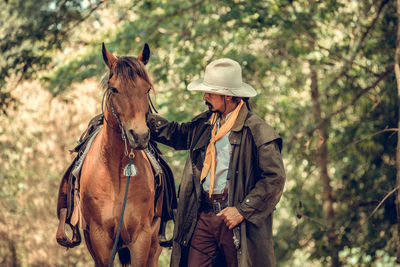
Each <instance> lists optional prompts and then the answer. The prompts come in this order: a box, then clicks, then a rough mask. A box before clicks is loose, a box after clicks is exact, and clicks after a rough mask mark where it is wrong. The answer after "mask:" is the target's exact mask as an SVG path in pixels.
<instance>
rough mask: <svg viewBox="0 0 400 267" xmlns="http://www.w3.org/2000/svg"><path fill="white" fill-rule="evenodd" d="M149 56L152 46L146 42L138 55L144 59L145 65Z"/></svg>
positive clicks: (141, 59)
mask: <svg viewBox="0 0 400 267" xmlns="http://www.w3.org/2000/svg"><path fill="white" fill-rule="evenodd" d="M149 58H150V48H149V45H148V44H147V43H145V44H144V47H143V51H142V53H140V55H139V56H138V59H139V60H140V61H142V62H143V64H144V65H146V64H147V62H149Z"/></svg>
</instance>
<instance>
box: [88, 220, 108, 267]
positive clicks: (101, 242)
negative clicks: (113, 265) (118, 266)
mask: <svg viewBox="0 0 400 267" xmlns="http://www.w3.org/2000/svg"><path fill="white" fill-rule="evenodd" d="M104 230H105V229H102V228H101V227H100V226H99V225H96V224H94V225H90V228H89V234H88V235H85V239H86V238H88V240H86V244H88V243H89V244H90V247H91V248H90V249H89V247H88V249H89V251H90V254H91V255H92V258H93V260H94V262H95V266H96V267H103V266H108V264H109V262H110V258H111V251H112V247H113V240H112V239H111V238H110V236H109V233H108V232H106V231H104Z"/></svg>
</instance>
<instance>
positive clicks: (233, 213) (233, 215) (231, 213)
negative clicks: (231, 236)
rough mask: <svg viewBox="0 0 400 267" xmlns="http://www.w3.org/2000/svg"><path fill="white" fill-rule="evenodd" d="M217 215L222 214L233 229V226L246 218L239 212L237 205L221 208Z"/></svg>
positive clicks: (227, 224)
mask: <svg viewBox="0 0 400 267" xmlns="http://www.w3.org/2000/svg"><path fill="white" fill-rule="evenodd" d="M217 216H220V217H221V218H222V219H223V220H224V222H225V224H226V226H228V228H229V230H231V229H233V227H235V226H236V225H238V224H239V223H241V222H242V221H243V220H244V217H243V216H242V214H240V213H239V211H238V210H237V208H236V207H226V208H225V209H223V210H221V212H219V213H218V214H217Z"/></svg>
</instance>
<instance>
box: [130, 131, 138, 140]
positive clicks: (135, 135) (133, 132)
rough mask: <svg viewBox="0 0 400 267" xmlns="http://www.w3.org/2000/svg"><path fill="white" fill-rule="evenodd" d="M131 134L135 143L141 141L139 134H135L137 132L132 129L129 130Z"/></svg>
mask: <svg viewBox="0 0 400 267" xmlns="http://www.w3.org/2000/svg"><path fill="white" fill-rule="evenodd" d="M129 133H130V134H131V135H132V137H133V140H134V141H135V142H137V141H138V139H139V136H138V135H137V133H135V131H134V130H132V129H130V130H129Z"/></svg>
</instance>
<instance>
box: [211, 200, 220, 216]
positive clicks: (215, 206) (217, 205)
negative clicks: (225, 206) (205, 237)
mask: <svg viewBox="0 0 400 267" xmlns="http://www.w3.org/2000/svg"><path fill="white" fill-rule="evenodd" d="M212 204H213V205H212V206H213V210H214V213H215V214H217V213H220V211H221V210H222V209H221V203H219V202H218V201H215V200H214V202H213V203H212Z"/></svg>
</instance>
